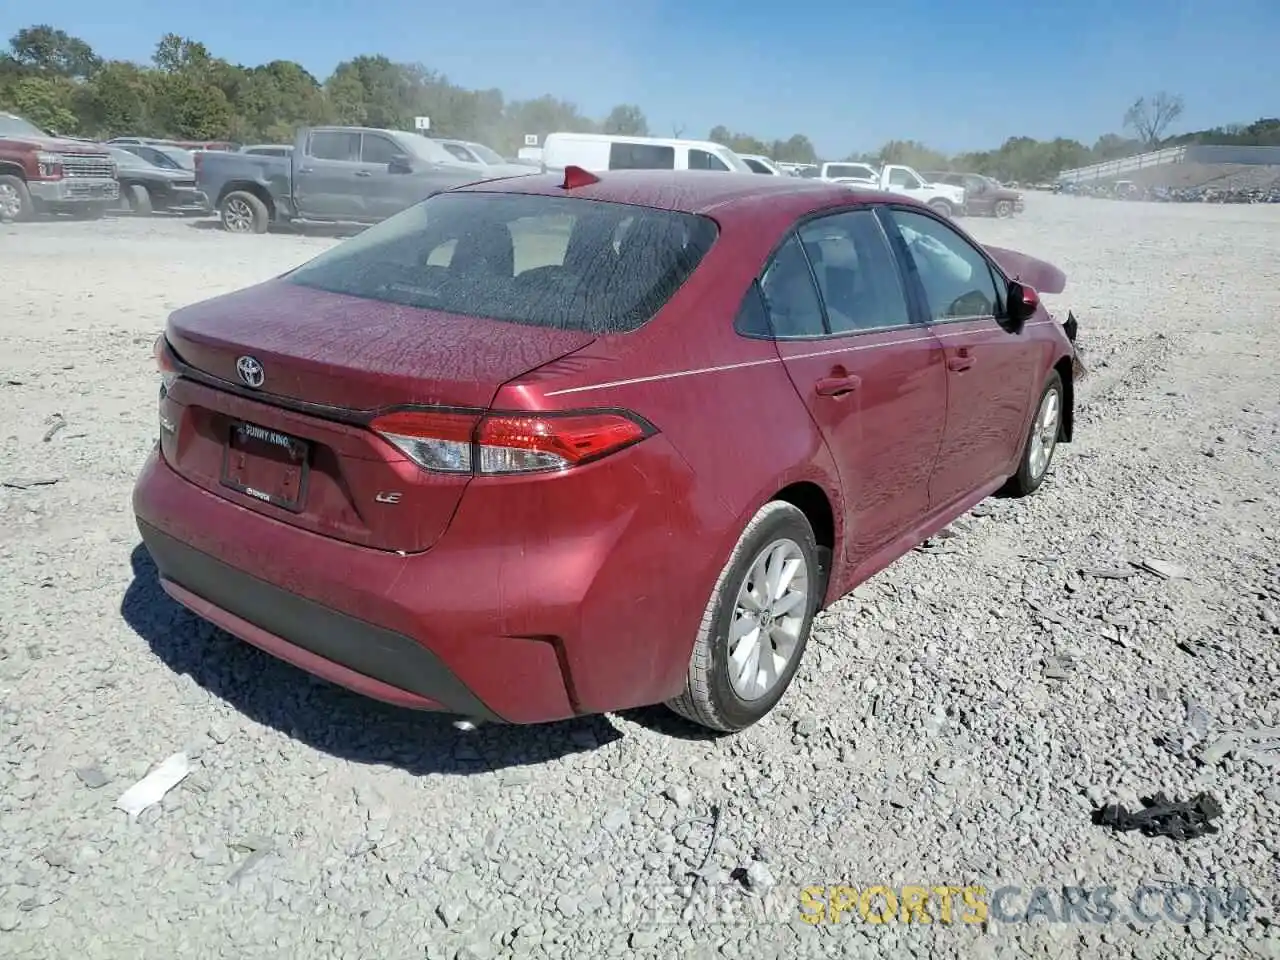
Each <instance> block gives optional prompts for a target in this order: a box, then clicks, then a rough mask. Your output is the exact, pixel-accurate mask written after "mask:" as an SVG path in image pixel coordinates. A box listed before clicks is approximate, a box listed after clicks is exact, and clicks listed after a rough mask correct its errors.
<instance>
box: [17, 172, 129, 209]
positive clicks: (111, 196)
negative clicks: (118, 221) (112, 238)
mask: <svg viewBox="0 0 1280 960" xmlns="http://www.w3.org/2000/svg"><path fill="white" fill-rule="evenodd" d="M27 189H28V190H29V191H30V193H31V196H32V197H33V198H34V199H36V200H39V201H40V202H41V203H53V204H64V203H105V202H109V201H112V200H117V199H119V197H120V183H119V181H117V180H114V179H106V178H97V177H64V178H62V179H61V180H29V181H27Z"/></svg>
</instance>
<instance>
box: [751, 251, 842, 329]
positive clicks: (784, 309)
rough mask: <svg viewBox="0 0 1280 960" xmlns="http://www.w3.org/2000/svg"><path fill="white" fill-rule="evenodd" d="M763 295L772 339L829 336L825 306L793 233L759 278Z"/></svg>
mask: <svg viewBox="0 0 1280 960" xmlns="http://www.w3.org/2000/svg"><path fill="white" fill-rule="evenodd" d="M760 292H761V294H762V295H763V296H764V306H765V310H766V311H767V313H768V315H769V323H770V326H771V327H772V329H773V335H774V336H775V337H777V338H778V339H780V340H784V339H787V338H790V337H819V336H822V335H823V334H824V333H826V327H825V325H824V323H823V319H822V302H821V301H820V300H819V299H818V290H817V288H816V287H814V285H813V274H812V273H811V272H810V270H809V262H808V261H807V260H806V259H805V255H804V250H802V249H801V248H800V241H799V240H798V239H797V238H796V235H795V234H794V233H793V234H792V235H791V236H790V237H789V238H788V239H787V242H786V243H784V244H783V245H782V248H781V249H780V250H779V251H778V252H777V254H776V255H775V256H774V258H773V262H772V263H770V264H769V266H768V267H767V268H766V269H765V271H764V276H763V277H761V278H760Z"/></svg>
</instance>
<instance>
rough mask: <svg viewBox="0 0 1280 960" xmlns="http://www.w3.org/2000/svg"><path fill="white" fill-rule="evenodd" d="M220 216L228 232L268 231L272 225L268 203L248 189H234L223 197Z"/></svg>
mask: <svg viewBox="0 0 1280 960" xmlns="http://www.w3.org/2000/svg"><path fill="white" fill-rule="evenodd" d="M218 217H219V219H220V220H221V221H222V229H223V230H226V231H227V232H228V233H266V232H267V228H268V227H270V226H271V213H270V211H268V210H267V205H266V204H265V203H263V202H262V200H261V199H259V198H258V197H256V196H254V195H253V194H252V193H250V192H249V191H247V190H233V191H232V192H231V193H228V194H227V195H226V196H225V197H223V198H222V202H221V203H219V204H218Z"/></svg>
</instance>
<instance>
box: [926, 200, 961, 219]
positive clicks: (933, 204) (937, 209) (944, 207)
mask: <svg viewBox="0 0 1280 960" xmlns="http://www.w3.org/2000/svg"><path fill="white" fill-rule="evenodd" d="M929 209H930V210H932V211H933V212H934V213H940V214H942V215H943V216H944V217H950V216H951V215H952V214H953V213H954V212H955V211H954V208H953V207H952V206H951V204H949V203H947V201H945V200H930V201H929Z"/></svg>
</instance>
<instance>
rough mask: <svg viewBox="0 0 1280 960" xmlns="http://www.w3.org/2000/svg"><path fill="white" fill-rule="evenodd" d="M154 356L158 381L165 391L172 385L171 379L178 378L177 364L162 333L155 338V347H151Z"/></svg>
mask: <svg viewBox="0 0 1280 960" xmlns="http://www.w3.org/2000/svg"><path fill="white" fill-rule="evenodd" d="M153 350H154V353H155V357H156V369H157V370H159V371H160V383H161V385H162V386H163V387H164V391H165V392H166V393H167V392H168V390H169V388H170V387H172V386H173V381H175V380H177V379H178V376H179V374H178V365H177V364H176V363H174V361H173V354H172V353H170V352H169V344H168V343H167V342H166V341H165V339H164V334H161V335H160V336H158V337H157V338H156V343H155V347H154V348H153Z"/></svg>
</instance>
